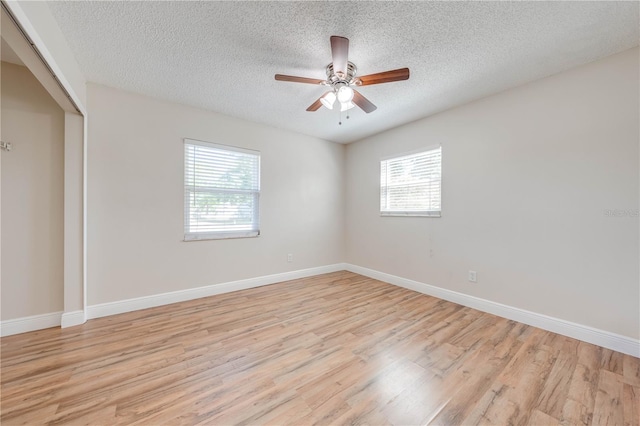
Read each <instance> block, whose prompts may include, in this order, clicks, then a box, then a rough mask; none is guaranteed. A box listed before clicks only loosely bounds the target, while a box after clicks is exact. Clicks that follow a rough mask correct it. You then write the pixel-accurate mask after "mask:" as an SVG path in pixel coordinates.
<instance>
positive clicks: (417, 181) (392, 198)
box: [380, 147, 442, 216]
mask: <svg viewBox="0 0 640 426" xmlns="http://www.w3.org/2000/svg"><path fill="white" fill-rule="evenodd" d="M441 182H442V151H441V148H440V147H437V148H434V149H430V150H428V151H424V152H419V153H417V154H410V155H404V156H401V157H394V158H389V159H386V160H382V161H381V162H380V214H381V215H383V216H440V208H441V186H442V185H441Z"/></svg>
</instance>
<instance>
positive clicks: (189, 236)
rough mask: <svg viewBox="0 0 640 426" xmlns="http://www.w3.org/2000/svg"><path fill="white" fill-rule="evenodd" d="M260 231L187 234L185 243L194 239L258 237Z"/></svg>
mask: <svg viewBox="0 0 640 426" xmlns="http://www.w3.org/2000/svg"><path fill="white" fill-rule="evenodd" d="M259 236H260V231H250V232H219V233H215V234H185V235H184V240H182V241H184V242H185V243H191V242H194V241H211V240H235V239H239V238H258V237H259Z"/></svg>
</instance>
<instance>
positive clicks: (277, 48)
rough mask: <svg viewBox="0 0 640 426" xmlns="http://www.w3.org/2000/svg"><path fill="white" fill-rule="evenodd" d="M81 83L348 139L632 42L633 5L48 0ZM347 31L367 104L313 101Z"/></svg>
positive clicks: (635, 19) (635, 28) (634, 31)
mask: <svg viewBox="0 0 640 426" xmlns="http://www.w3.org/2000/svg"><path fill="white" fill-rule="evenodd" d="M49 8H50V9H51V11H52V13H53V15H54V17H55V18H56V20H57V21H58V23H59V26H60V29H61V30H62V32H63V34H64V35H65V36H66V38H67V40H68V42H69V45H70V46H71V49H72V51H73V52H74V54H75V55H76V59H77V60H78V63H79V64H80V67H81V68H82V70H83V71H84V73H85V75H86V77H87V80H89V81H93V82H97V83H101V84H105V85H108V86H112V87H116V88H120V89H124V90H128V91H132V92H137V93H142V94H146V95H151V96H154V97H157V98H161V99H167V100H171V101H175V102H179V103H182V104H187V105H192V106H196V107H201V108H206V109H209V110H213V111H216V112H220V113H223V114H227V115H230V116H234V117H239V118H243V119H247V120H251V121H256V122H260V123H265V124H269V125H272V126H275V127H280V128H285V129H290V130H294V131H297V132H300V133H305V134H308V135H313V136H317V137H320V138H323V139H326V140H331V141H336V142H342V143H347V142H351V141H354V140H357V139H361V138H363V137H366V136H369V135H371V134H374V133H378V132H380V131H383V130H386V129H389V128H392V127H395V126H398V125H401V124H404V123H407V122H410V121H414V120H416V119H419V118H422V117H425V116H428V115H431V114H434V113H436V112H439V111H442V110H445V109H447V108H451V107H453V106H456V105H460V104H462V103H465V102H469V101H471V100H474V99H478V98H480V97H483V96H487V95H489V94H492V93H496V92H499V91H502V90H505V89H508V88H510V87H514V86H517V85H520V84H523V83H526V82H529V81H532V80H535V79H539V78H542V77H545V76H548V75H551V74H555V73H558V72H561V71H563V70H566V69H569V68H572V67H574V66H577V65H580V64H583V63H587V62H591V61H594V60H596V59H599V58H602V57H604V56H608V55H611V54H614V53H617V52H620V51H623V50H626V49H629V48H631V47H634V46H637V45H638V13H639V10H638V2H307V1H304V2H266V1H263V2H165V1H163V2H156V1H153V2H151V1H147V2H65V1H58V2H51V3H49ZM331 35H340V36H344V37H347V38H349V39H350V51H349V60H351V61H352V62H354V63H355V64H356V66H357V67H358V74H359V75H365V74H371V73H376V72H380V71H386V70H391V69H396V68H401V67H409V68H410V69H411V78H410V79H409V80H407V81H401V82H395V83H388V84H381V85H376V86H366V87H362V88H360V89H359V90H360V92H361V93H362V94H363V95H364V96H366V97H367V98H368V99H369V100H371V101H372V102H373V103H375V104H376V105H377V106H378V109H377V110H376V111H374V112H373V113H371V114H365V113H364V112H363V111H361V110H359V109H357V108H356V109H354V110H352V111H353V112H352V113H351V117H350V119H349V120H343V122H344V123H343V125H342V126H339V125H338V121H339V113H338V112H337V111H335V110H333V111H330V110H327V109H325V108H321V109H320V110H318V111H317V112H313V113H312V112H306V111H305V109H306V108H307V107H308V106H309V105H310V104H311V103H312V102H314V101H315V100H316V99H317V98H318V97H319V96H320V95H321V94H322V93H323V92H324V88H323V87H318V86H313V85H307V84H299V83H288V82H279V81H275V80H274V74H276V73H281V74H289V75H298V76H303V77H311V78H325V71H324V69H325V66H326V65H327V64H328V63H329V62H330V61H331V50H330V45H329V37H330V36H331Z"/></svg>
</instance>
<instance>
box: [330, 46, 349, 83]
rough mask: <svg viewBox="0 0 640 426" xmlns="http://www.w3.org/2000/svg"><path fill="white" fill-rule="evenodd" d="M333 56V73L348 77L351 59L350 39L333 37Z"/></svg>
mask: <svg viewBox="0 0 640 426" xmlns="http://www.w3.org/2000/svg"><path fill="white" fill-rule="evenodd" d="M331 56H332V58H333V72H335V73H338V72H341V73H342V74H343V75H347V60H348V57H349V39H348V38H345V37H340V36H331Z"/></svg>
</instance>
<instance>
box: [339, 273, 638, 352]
mask: <svg viewBox="0 0 640 426" xmlns="http://www.w3.org/2000/svg"><path fill="white" fill-rule="evenodd" d="M345 269H346V270H347V271H351V272H354V273H356V274H360V275H364V276H367V277H370V278H374V279H377V280H380V281H384V282H387V283H389V284H394V285H397V286H399V287H404V288H407V289H409V290H413V291H417V292H419V293H423V294H428V295H430V296H434V297H437V298H440V299H444V300H448V301H450V302H454V303H457V304H459V305H463V306H468V307H470V308H474V309H477V310H479V311H483V312H488V313H490V314H493V315H497V316H500V317H503V318H507V319H510V320H514V321H518V322H521V323H524V324H528V325H532V326H534V327H538V328H542V329H543V330H547V331H552V332H554V333H558V334H562V335H563V336H568V337H572V338H574V339H578V340H582V341H584V342H587V343H593V344H594V345H598V346H602V347H604V348H608V349H612V350H614V351H618V352H622V353H625V354H628V355H632V356H635V357H638V358H640V340H637V339H633V338H631V337H627V336H622V335H620V334H616V333H611V332H608V331H604V330H599V329H597V328H593V327H589V326H586V325H582V324H577V323H574V322H571V321H565V320H562V319H559V318H554V317H550V316H547V315H543V314H537V313H535V312H531V311H526V310H524V309H520V308H514V307H513V306H507V305H503V304H501V303H497V302H492V301H490V300H486V299H481V298H479V297H475V296H470V295H468V294H463V293H458V292H457V291H452V290H447V289H444V288H440V287H435V286H432V285H429V284H425V283H421V282H418V281H413V280H409V279H406V278H402V277H398V276H396V275H391V274H387V273H384V272H379V271H376V270H373V269H369V268H363V267H361V266H357V265H352V264H346V265H345Z"/></svg>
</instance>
